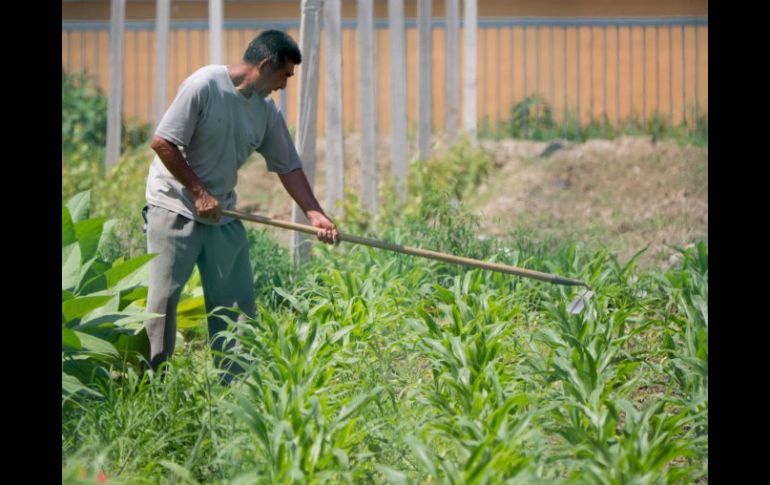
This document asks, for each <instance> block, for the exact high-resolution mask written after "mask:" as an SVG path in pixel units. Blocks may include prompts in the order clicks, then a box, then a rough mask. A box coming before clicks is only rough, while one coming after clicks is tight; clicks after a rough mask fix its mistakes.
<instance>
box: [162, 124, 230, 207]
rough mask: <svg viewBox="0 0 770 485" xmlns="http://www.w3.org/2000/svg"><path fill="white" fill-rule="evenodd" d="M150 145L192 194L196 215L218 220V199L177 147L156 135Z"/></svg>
mask: <svg viewBox="0 0 770 485" xmlns="http://www.w3.org/2000/svg"><path fill="white" fill-rule="evenodd" d="M150 146H151V147H152V149H153V150H155V153H157V154H158V157H159V158H160V161H161V162H163V165H165V166H166V168H167V169H168V171H169V172H171V174H172V175H173V176H174V177H176V178H177V180H179V181H180V182H181V183H182V185H184V186H185V187H186V188H187V190H189V191H190V192H191V193H192V194H193V198H194V200H195V209H196V210H197V211H198V215H199V216H201V217H206V218H210V219H214V220H215V221H218V220H219V218H220V216H221V209H220V207H219V201H218V200H217V199H216V198H215V197H213V196H212V195H211V194H209V192H208V191H207V190H206V187H205V186H204V185H203V182H201V180H200V179H199V178H198V176H197V175H195V172H193V170H192V169H191V168H190V165H189V164H188V163H187V161H186V160H185V159H184V157H183V156H182V152H180V151H179V148H178V147H177V146H176V145H175V144H174V143H171V142H170V141H168V140H166V139H165V138H161V137H159V136H158V135H154V136H153V137H152V141H151V142H150Z"/></svg>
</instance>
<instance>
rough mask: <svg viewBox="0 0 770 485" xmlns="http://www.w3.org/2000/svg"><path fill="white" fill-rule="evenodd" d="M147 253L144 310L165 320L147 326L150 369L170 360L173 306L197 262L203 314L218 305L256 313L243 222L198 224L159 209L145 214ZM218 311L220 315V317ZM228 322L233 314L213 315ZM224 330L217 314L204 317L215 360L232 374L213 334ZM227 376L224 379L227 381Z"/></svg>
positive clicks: (220, 343)
mask: <svg viewBox="0 0 770 485" xmlns="http://www.w3.org/2000/svg"><path fill="white" fill-rule="evenodd" d="M147 252H148V253H156V254H157V256H156V257H155V258H153V259H152V260H151V261H150V263H149V264H150V266H149V270H150V282H149V288H148V295H147V311H149V312H153V313H162V314H164V316H163V317H159V318H155V319H152V320H148V321H146V322H145V328H146V329H147V335H148V337H149V339H150V365H151V366H152V368H153V369H155V370H157V369H158V366H159V365H160V364H161V363H163V362H165V361H166V360H168V359H169V358H170V357H171V355H172V353H173V352H174V346H175V344H176V308H177V304H178V303H179V297H180V295H181V293H182V289H183V287H184V285H185V283H186V282H187V280H188V279H189V278H190V275H191V274H192V271H193V267H194V266H195V265H196V264H197V265H198V270H199V271H200V275H201V282H202V284H203V294H204V300H205V303H206V311H207V312H209V313H210V312H211V311H212V310H214V309H215V308H216V307H219V306H222V307H238V308H239V309H240V310H241V311H243V312H244V313H245V314H247V315H248V316H250V317H254V315H255V312H256V307H255V295H254V278H253V276H252V271H251V264H250V263H249V245H248V241H247V239H246V231H245V230H244V228H243V224H242V223H241V222H240V221H238V220H235V221H233V222H230V223H228V224H225V225H222V226H212V225H208V224H202V223H200V222H196V221H194V220H191V219H188V218H186V217H184V216H182V215H179V214H177V213H175V212H171V211H168V210H166V209H163V208H161V207H156V206H152V205H150V206H149V210H148V211H147ZM220 312H221V313H220ZM220 314H225V315H227V316H228V317H229V318H231V319H232V320H235V319H236V318H238V316H237V313H235V312H233V311H229V312H222V311H221V310H220V311H219V312H217V315H220ZM226 328H227V324H226V322H225V321H224V320H222V319H221V318H219V317H218V316H209V317H208V330H209V337H210V340H211V341H210V344H211V349H212V350H213V351H214V362H215V364H216V365H217V367H219V368H222V369H229V371H230V373H239V372H242V369H240V368H239V367H238V366H236V365H233V364H232V363H230V362H227V361H226V360H225V359H222V357H221V355H222V352H223V351H224V350H227V349H230V348H231V347H232V345H233V344H234V342H233V341H230V342H229V343H228V345H227V349H225V348H224V347H225V345H224V339H223V338H221V337H218V338H217V337H216V334H217V333H218V332H220V331H222V330H225V329H226ZM230 373H228V374H226V375H225V377H224V382H229V380H230V378H231V377H232V376H231V375H230Z"/></svg>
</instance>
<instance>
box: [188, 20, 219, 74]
mask: <svg viewBox="0 0 770 485" xmlns="http://www.w3.org/2000/svg"><path fill="white" fill-rule="evenodd" d="M212 34H213V32H212V31H211V28H210V27H209V57H208V59H209V60H208V62H207V61H206V58H205V57H203V53H204V52H206V39H205V38H206V30H205V29H201V30H200V36H199V37H198V41H199V42H200V46H199V47H198V48H199V49H200V53H201V58H202V62H201V63H200V64H198V65H197V66H194V67H193V69H198V68H199V67H203V66H205V65H206V64H214V63H215V62H213V59H212V56H211V48H212V46H211V35H212ZM220 36H221V29H220ZM222 57H223V56H222V43H221V41H220V43H219V55H218V59H219V60H218V61H217V62H216V64H221V63H222Z"/></svg>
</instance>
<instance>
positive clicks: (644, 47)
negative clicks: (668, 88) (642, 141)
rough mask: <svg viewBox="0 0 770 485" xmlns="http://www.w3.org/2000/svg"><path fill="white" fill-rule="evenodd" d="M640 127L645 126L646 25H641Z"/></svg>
mask: <svg viewBox="0 0 770 485" xmlns="http://www.w3.org/2000/svg"><path fill="white" fill-rule="evenodd" d="M642 127H643V129H644V128H647V26H646V25H642Z"/></svg>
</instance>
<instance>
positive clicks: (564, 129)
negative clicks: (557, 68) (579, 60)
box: [561, 25, 567, 138]
mask: <svg viewBox="0 0 770 485" xmlns="http://www.w3.org/2000/svg"><path fill="white" fill-rule="evenodd" d="M563 31H564V32H563V34H564V35H563V36H562V41H563V43H564V45H563V47H562V63H563V66H562V72H563V73H564V77H563V84H564V86H563V87H564V121H563V122H562V126H561V128H562V136H563V137H564V138H566V137H567V26H566V25H565V26H564V27H563Z"/></svg>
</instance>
